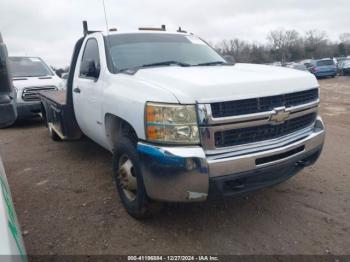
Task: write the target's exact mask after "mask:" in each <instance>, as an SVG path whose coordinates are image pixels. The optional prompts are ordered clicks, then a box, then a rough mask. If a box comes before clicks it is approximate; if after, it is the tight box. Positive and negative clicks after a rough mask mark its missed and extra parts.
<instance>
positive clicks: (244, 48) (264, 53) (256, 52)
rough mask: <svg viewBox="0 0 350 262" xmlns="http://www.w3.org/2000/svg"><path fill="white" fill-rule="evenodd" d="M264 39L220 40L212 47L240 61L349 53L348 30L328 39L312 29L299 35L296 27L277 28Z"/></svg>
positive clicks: (345, 54)
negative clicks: (289, 28)
mask: <svg viewBox="0 0 350 262" xmlns="http://www.w3.org/2000/svg"><path fill="white" fill-rule="evenodd" d="M266 39H267V42H266V43H265V44H261V43H258V42H248V41H244V40H241V39H238V38H235V39H232V40H223V41H221V42H219V43H217V44H215V45H214V47H215V49H217V50H218V51H219V52H220V53H221V54H223V55H232V56H234V58H235V60H236V61H237V62H241V63H272V62H277V61H279V62H292V61H300V60H303V59H320V58H325V57H331V58H332V57H342V56H348V55H350V33H343V34H341V35H339V39H338V41H331V40H330V39H329V38H328V36H327V34H326V32H324V31H320V30H316V29H315V30H309V31H307V32H306V33H305V34H303V35H301V34H300V33H299V32H297V31H296V30H284V29H278V30H274V31H271V32H269V33H268V35H267V37H266Z"/></svg>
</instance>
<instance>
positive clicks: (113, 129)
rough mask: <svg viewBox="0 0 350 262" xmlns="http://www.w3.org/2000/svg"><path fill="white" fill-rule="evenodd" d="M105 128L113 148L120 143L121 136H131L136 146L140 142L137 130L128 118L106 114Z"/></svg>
mask: <svg viewBox="0 0 350 262" xmlns="http://www.w3.org/2000/svg"><path fill="white" fill-rule="evenodd" d="M105 128H106V136H107V139H108V143H109V146H110V148H111V149H113V148H114V146H115V145H116V143H118V138H119V137H121V136H126V137H129V138H130V139H131V141H132V142H133V143H134V144H135V146H136V144H137V142H138V137H137V134H136V131H135V129H134V128H133V127H132V125H131V124H130V123H129V122H127V121H126V120H124V119H122V118H120V117H118V116H115V115H112V114H107V115H106V116H105Z"/></svg>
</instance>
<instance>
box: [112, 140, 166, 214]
mask: <svg viewBox="0 0 350 262" xmlns="http://www.w3.org/2000/svg"><path fill="white" fill-rule="evenodd" d="M113 172H114V178H115V182H116V186H117V190H118V193H119V196H120V199H121V201H122V203H123V206H124V208H125V209H126V211H127V212H128V213H129V215H130V216H132V217H134V218H136V219H144V218H148V217H151V216H153V215H154V214H156V213H158V212H159V211H160V209H161V204H160V203H156V202H154V201H152V200H151V199H150V198H149V197H148V196H147V193H146V189H145V185H144V183H143V176H142V171H141V166H140V161H139V156H138V153H137V150H136V146H135V144H134V143H132V141H131V139H129V138H128V137H121V138H120V139H119V141H118V143H117V146H116V147H115V149H114V154H113Z"/></svg>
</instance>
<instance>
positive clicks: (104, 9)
mask: <svg viewBox="0 0 350 262" xmlns="http://www.w3.org/2000/svg"><path fill="white" fill-rule="evenodd" d="M102 3H103V11H104V13H105V21H106V29H107V34H108V33H109V30H108V21H107V13H106V6H105V0H102Z"/></svg>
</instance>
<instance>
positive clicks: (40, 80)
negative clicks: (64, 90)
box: [13, 76, 61, 90]
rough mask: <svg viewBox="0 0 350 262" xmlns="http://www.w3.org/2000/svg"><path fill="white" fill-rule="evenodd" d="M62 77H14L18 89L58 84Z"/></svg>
mask: <svg viewBox="0 0 350 262" xmlns="http://www.w3.org/2000/svg"><path fill="white" fill-rule="evenodd" d="M60 81H61V79H60V78H59V77H57V76H45V77H18V78H13V86H14V87H16V88H17V90H22V89H24V88H26V87H42V86H56V87H57V86H58V85H59V83H60Z"/></svg>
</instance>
